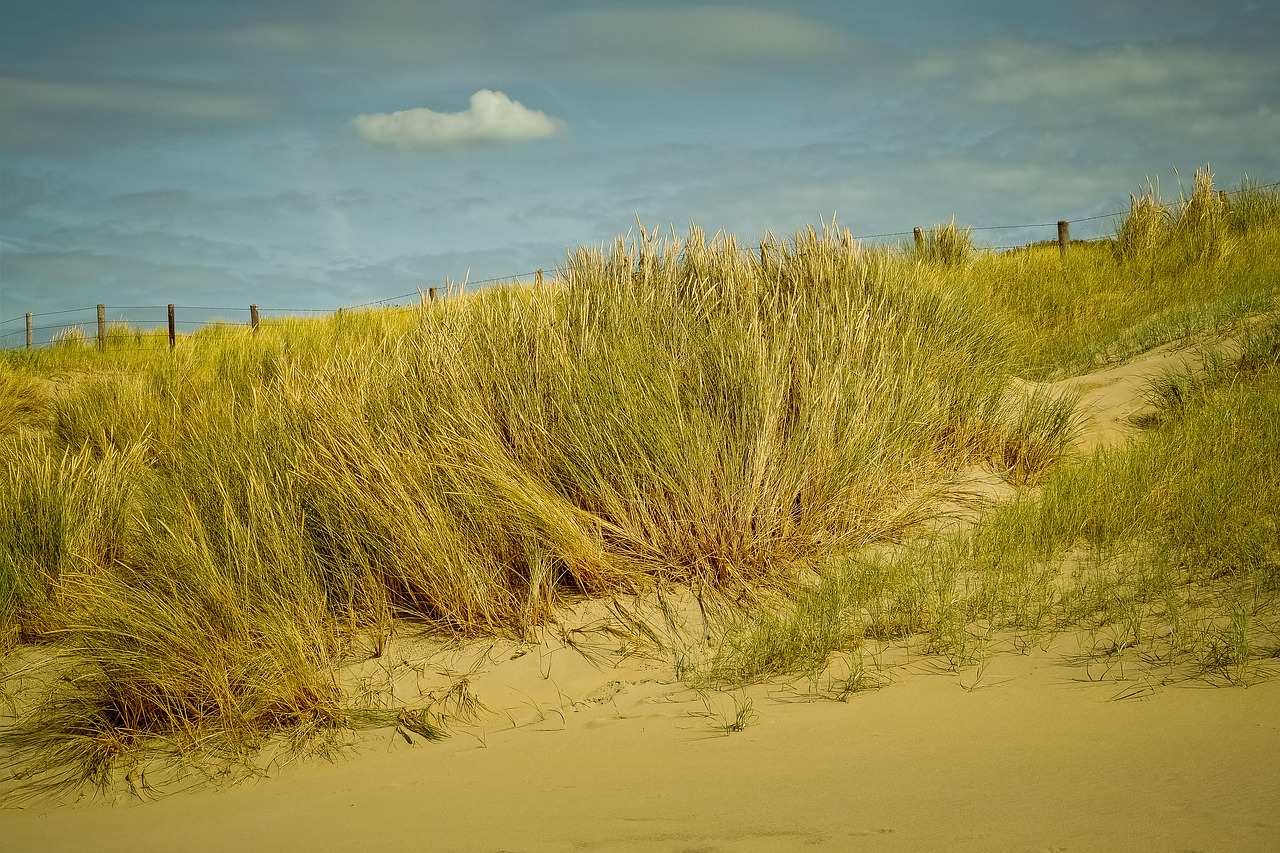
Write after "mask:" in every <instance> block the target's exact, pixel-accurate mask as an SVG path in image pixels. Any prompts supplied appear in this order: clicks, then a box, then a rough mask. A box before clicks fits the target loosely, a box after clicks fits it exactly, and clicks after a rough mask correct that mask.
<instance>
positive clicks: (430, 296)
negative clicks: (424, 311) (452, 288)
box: [427, 287, 437, 302]
mask: <svg viewBox="0 0 1280 853" xmlns="http://www.w3.org/2000/svg"><path fill="white" fill-rule="evenodd" d="M436 294H437V289H436V288H434V287H428V288H427V301H429V302H435V301H436Z"/></svg>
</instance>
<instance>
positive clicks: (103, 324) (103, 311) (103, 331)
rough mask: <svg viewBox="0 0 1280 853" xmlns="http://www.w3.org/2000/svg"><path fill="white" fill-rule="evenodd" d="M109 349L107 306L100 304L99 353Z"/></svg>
mask: <svg viewBox="0 0 1280 853" xmlns="http://www.w3.org/2000/svg"><path fill="white" fill-rule="evenodd" d="M106 348H107V306H105V305H103V304H102V303H101V302H99V303H98V352H102V351H103V350H105V349H106Z"/></svg>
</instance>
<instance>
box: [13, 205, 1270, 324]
mask: <svg viewBox="0 0 1280 853" xmlns="http://www.w3.org/2000/svg"><path fill="white" fill-rule="evenodd" d="M1276 187H1280V181H1277V182H1275V183H1270V184H1263V185H1260V186H1248V187H1245V188H1243V189H1239V190H1221V191H1220V193H1222V194H1223V195H1237V194H1239V193H1243V192H1253V191H1258V190H1267V189H1274V188H1276ZM1185 203H1186V200H1185V199H1182V200H1180V201H1179V202H1177V203H1168V204H1165V205H1164V207H1165V208H1166V209H1174V208H1175V207H1177V206H1178V205H1180V204H1185ZM1121 215H1122V214H1121V213H1120V212H1116V213H1101V214H1098V215H1096V216H1082V217H1078V218H1076V219H1061V220H1058V221H1056V222H1031V223H1018V224H1011V225H975V226H970V227H968V228H967V230H968V231H1012V230H1015V229H1028V230H1029V229H1036V228H1054V227H1056V228H1057V229H1058V239H1059V241H1060V242H1061V243H1062V246H1063V248H1064V250H1065V248H1066V245H1067V243H1068V242H1070V240H1069V236H1067V235H1069V228H1070V226H1071V225H1076V224H1079V223H1084V222H1094V221H1097V220H1102V219H1116V218H1118V217H1119V216H1121ZM923 233H924V232H923V229H921V228H913V229H911V230H909V231H886V232H882V233H879V234H859V235H853V239H854V240H859V241H866V240H886V239H890V238H903V237H911V238H913V239H914V240H915V241H916V243H917V245H919V244H920V243H921V240H922V235H923ZM1041 242H1047V243H1052V242H1053V241H1052V240H1047V241H1041ZM1028 245H1035V244H1034V243H1031V244H1019V245H1011V246H1004V245H1001V246H988V247H982V248H984V249H986V250H987V251H997V252H1005V251H1012V250H1017V249H1024V248H1026V247H1027V246H1028ZM542 273H543V271H542V270H541V269H538V270H531V271H529V272H522V273H515V274H513V275H503V276H495V277H492V278H485V279H479V280H468V281H467V282H466V284H468V285H481V284H492V283H495V282H502V281H519V280H521V279H526V278H530V277H536V278H537V279H538V280H541V278H542ZM437 291H438V288H436V287H429V288H417V289H414V290H411V291H408V292H406V293H399V294H396V295H395V296H387V297H384V298H382V299H375V300H372V301H369V302H361V303H358V304H354V305H345V306H341V307H339V308H336V309H331V308H286V307H279V306H270V307H266V308H259V307H258V306H256V305H251V306H248V307H247V308H245V307H239V308H236V307H228V306H219V307H213V306H204V305H176V304H175V305H105V304H104V305H95V306H89V307H83V308H65V309H61V310H57V311H40V312H34V313H28V314H24V315H22V316H18V317H10V318H9V319H6V320H0V349H14V348H18V347H24V346H25V347H26V348H28V349H33V348H37V347H47V346H52V345H55V344H57V343H59V342H60V341H63V340H72V339H76V338H77V337H79V338H80V339H82V340H85V341H86V342H87V340H88V335H87V333H86V332H85V327H93V326H95V325H96V331H95V336H94V338H93V340H94V341H96V342H97V343H98V344H99V346H102V345H104V344H107V343H109V344H110V345H112V346H128V345H130V344H131V343H132V344H137V345H142V346H150V345H152V344H151V343H150V339H151V338H153V337H154V338H163V337H164V336H166V335H167V336H168V337H169V338H170V342H171V344H172V341H173V333H174V332H175V331H176V329H177V328H178V327H184V328H196V329H199V328H204V327H207V326H212V325H221V326H229V327H241V326H243V327H248V328H253V329H256V328H257V325H258V317H259V315H260V314H263V315H277V316H279V315H284V316H298V315H308V314H312V315H314V314H333V313H340V312H342V311H354V310H359V309H362V308H374V307H379V306H393V305H396V304H398V303H401V302H403V301H405V300H410V301H412V300H421V299H425V298H427V296H428V294H429V295H430V297H431V298H435V295H436V293H437ZM137 311H143V312H153V311H154V312H163V313H162V314H161V315H160V316H159V317H158V318H157V319H154V320H153V319H151V318H150V317H137V316H134V317H128V318H126V317H125V316H124V312H137ZM179 311H181V312H184V313H186V312H210V313H215V314H217V315H219V316H216V317H211V318H207V319H204V320H189V319H185V318H184V319H177V317H176V312H179ZM105 312H113V313H114V315H115V318H114V319H112V320H111V321H110V323H107V322H106V319H105ZM169 312H173V314H174V316H172V317H170V316H168V314H169ZM73 314H91V315H92V316H90V317H88V318H86V319H84V320H73V321H70V322H59V323H48V322H42V323H41V324H39V325H36V324H35V323H34V320H35V318H48V317H61V318H66V317H67V316H68V315H73ZM152 323H154V324H155V326H156V327H157V328H146V326H148V325H149V324H152ZM126 324H127V326H128V328H124V325H126Z"/></svg>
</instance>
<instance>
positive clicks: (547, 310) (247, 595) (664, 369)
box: [0, 169, 1280, 785]
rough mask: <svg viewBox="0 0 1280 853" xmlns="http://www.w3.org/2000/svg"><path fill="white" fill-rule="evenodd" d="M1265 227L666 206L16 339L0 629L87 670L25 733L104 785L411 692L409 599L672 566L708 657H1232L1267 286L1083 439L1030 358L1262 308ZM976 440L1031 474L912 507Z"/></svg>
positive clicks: (615, 587) (530, 627)
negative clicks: (101, 330) (771, 214)
mask: <svg viewBox="0 0 1280 853" xmlns="http://www.w3.org/2000/svg"><path fill="white" fill-rule="evenodd" d="M1277 241H1280V203H1277V195H1276V193H1275V192H1274V191H1268V190H1263V189H1259V188H1257V187H1254V186H1250V185H1245V186H1243V187H1241V188H1240V189H1239V190H1238V191H1237V192H1236V193H1234V194H1232V195H1230V196H1228V197H1227V198H1226V199H1225V200H1224V199H1223V198H1222V196H1221V195H1219V193H1218V192H1217V191H1216V190H1214V188H1213V185H1212V181H1211V178H1210V177H1209V173H1208V171H1207V169H1206V170H1205V171H1204V173H1203V176H1200V175H1198V176H1197V179H1196V183H1195V187H1194V191H1193V193H1192V195H1191V196H1190V197H1189V198H1185V199H1179V200H1178V201H1177V202H1175V203H1173V204H1172V205H1167V204H1165V203H1164V202H1163V200H1161V199H1159V198H1158V197H1157V195H1156V190H1155V188H1154V187H1153V188H1150V190H1149V192H1148V193H1147V194H1145V195H1143V196H1141V197H1137V196H1135V197H1134V199H1133V202H1132V204H1131V209H1130V211H1129V212H1128V215H1127V216H1124V217H1120V222H1119V226H1118V229H1117V234H1116V237H1115V238H1114V239H1112V240H1108V241H1102V242H1100V243H1098V244H1097V245H1093V246H1088V247H1084V248H1079V249H1077V248H1076V247H1073V248H1072V249H1071V250H1070V251H1069V252H1068V253H1066V255H1060V254H1059V253H1058V251H1057V249H1056V247H1055V248H1053V250H1052V251H1042V250H1040V249H1037V248H1031V249H1028V250H1021V251H1017V252H1012V253H1005V254H996V253H991V252H984V251H981V250H978V249H975V248H974V247H973V244H972V242H971V240H970V239H969V232H968V231H967V230H966V229H963V228H958V227H957V226H955V224H954V223H950V224H947V225H943V226H939V227H938V228H935V229H932V230H931V231H930V232H929V238H928V240H927V241H926V244H925V247H924V250H923V251H916V250H910V251H904V250H901V249H897V248H892V247H867V246H863V245H862V244H860V243H858V242H857V241H855V240H853V239H852V238H851V236H850V235H849V233H848V232H847V231H843V230H840V229H837V228H835V227H834V226H824V227H823V228H821V229H805V230H802V231H800V232H798V233H797V234H795V235H794V236H793V237H792V238H791V239H787V240H782V239H778V238H776V237H774V236H772V235H766V237H765V238H764V239H763V240H761V241H760V243H759V244H758V245H755V246H751V247H750V248H747V247H744V246H741V245H739V243H738V242H737V239H736V238H735V237H734V236H732V235H727V234H716V235H714V236H711V237H708V236H707V235H706V234H704V233H703V232H702V231H701V230H699V229H697V228H696V227H695V228H691V230H690V232H689V234H688V235H687V237H685V238H677V237H675V236H674V235H669V236H665V237H664V236H661V235H657V234H653V233H647V232H645V231H643V230H641V231H640V233H639V234H638V235H637V236H635V237H634V238H632V239H630V240H626V239H619V240H618V241H616V242H615V243H614V244H612V245H610V246H605V247H601V248H597V249H591V248H587V249H579V250H576V251H574V252H573V253H571V254H570V255H569V256H568V257H567V259H566V261H565V264H564V267H563V268H562V269H561V270H559V271H558V274H557V276H556V277H555V278H554V280H548V281H547V282H546V283H545V284H543V285H541V286H539V287H534V286H518V287H507V288H499V289H493V290H488V291H481V292H479V293H473V294H462V293H454V294H451V295H450V297H449V298H445V299H442V300H439V301H435V302H428V301H425V300H424V301H423V303H422V304H421V305H418V306H413V307H407V308H404V307H401V308H385V309H376V310H360V311H346V312H342V313H341V314H336V315H331V316H325V317H317V318H311V319H296V318H275V319H271V318H268V319H266V320H264V321H263V323H262V324H261V327H260V330H259V332H258V333H257V334H254V333H252V332H250V331H249V330H248V329H246V328H241V327H233V326H212V327H209V328H207V329H205V330H202V331H200V332H197V333H195V334H192V335H188V336H183V337H182V338H181V339H180V340H179V342H178V346H177V348H176V349H175V350H174V351H173V352H170V351H169V349H168V342H167V339H162V338H161V337H159V336H155V335H144V334H142V333H134V332H131V331H130V330H128V329H126V328H115V329H113V332H112V334H113V335H114V336H115V337H114V338H113V339H112V341H114V343H116V344H118V345H117V346H112V345H110V343H111V341H109V345H108V346H107V347H106V348H105V349H104V350H103V351H99V350H98V349H97V348H96V347H92V346H87V345H86V344H85V342H84V340H83V336H80V338H76V336H74V335H69V336H66V339H65V340H61V341H59V342H57V343H56V344H55V345H53V346H50V347H47V348H41V349H38V350H32V351H6V352H4V353H3V354H0V447H2V448H3V459H4V463H3V466H2V467H0V653H2V652H4V651H6V650H11V649H23V648H31V647H33V646H34V647H41V648H44V649H46V650H48V652H49V654H50V657H51V659H52V660H54V661H56V664H55V665H56V666H57V667H58V671H59V672H61V673H64V674H65V676H66V677H65V678H63V679H53V680H51V684H52V686H51V688H50V689H49V691H48V692H47V694H46V695H45V696H44V697H43V698H42V699H40V700H39V701H38V702H36V704H35V705H34V707H32V708H30V709H29V710H28V711H27V712H26V713H25V714H24V715H23V716H22V717H21V719H20V720H19V721H18V722H17V723H15V724H14V725H11V726H8V727H7V728H6V730H5V731H4V732H3V733H2V735H0V740H2V741H3V746H2V747H0V748H3V749H5V750H8V754H9V755H11V756H14V758H13V759H12V761H13V763H14V766H18V765H20V766H21V767H23V768H25V769H24V770H23V771H22V772H26V773H30V774H33V778H34V777H41V778H47V779H52V780H54V781H55V782H58V783H74V782H77V781H90V782H94V783H97V784H100V785H107V784H109V783H110V781H111V780H112V779H113V778H116V776H118V774H119V772H120V771H121V768H122V767H127V766H128V765H129V763H130V762H131V761H136V760H138V759H139V756H141V755H144V754H146V753H147V751H148V750H152V749H156V748H163V749H169V750H173V751H176V752H177V753H179V754H182V755H187V754H206V753H217V754H224V755H230V756H243V755H246V754H248V753H249V752H251V751H252V750H253V749H255V748H256V747H257V746H259V745H260V744H262V743H263V742H264V739H266V738H268V737H270V736H272V735H274V734H278V733H281V732H295V733H297V732H315V733H323V732H331V731H340V730H345V729H347V728H350V727H351V726H353V725H358V724H360V721H361V720H364V721H368V720H374V719H377V720H384V721H385V718H386V714H385V713H381V712H379V713H372V712H371V711H370V709H369V708H361V707H357V706H356V705H353V703H352V700H351V697H350V696H348V695H346V694H345V693H344V691H343V689H342V688H341V687H340V685H339V684H338V682H337V680H336V678H335V674H334V673H335V670H336V669H337V667H339V666H340V665H341V663H342V662H343V661H345V660H348V659H349V658H350V657H351V656H352V655H354V654H357V653H359V652H360V651H361V650H365V653H367V650H370V649H372V650H373V653H374V654H377V653H379V651H380V650H381V649H382V648H383V646H384V644H385V641H386V639H387V637H388V635H389V633H390V632H391V631H392V630H393V627H394V626H395V625H398V624H399V625H404V624H416V625H418V626H421V627H423V628H424V629H430V630H433V631H437V632H442V633H445V634H448V635H450V636H458V637H476V636H495V635H496V636H508V637H512V638H516V639H521V638H526V637H529V636H531V635H532V634H533V633H534V632H535V631H536V630H537V629H538V628H539V627H540V626H542V625H544V624H545V623H546V622H547V620H548V619H550V618H552V617H553V616H554V614H555V613H556V612H557V610H558V608H560V607H561V606H562V605H564V604H566V603H569V602H573V601H576V600H580V599H582V598H584V597H607V596H614V595H625V594H640V595H643V594H646V593H648V592H651V591H653V590H658V589H661V588H663V587H664V586H671V585H677V586H683V587H687V588H689V589H691V590H693V591H694V592H695V593H696V594H697V595H698V596H699V600H700V601H701V600H702V596H703V595H704V594H706V595H707V596H712V597H719V598H721V599H723V600H739V601H745V602H750V603H751V604H750V606H749V607H748V609H747V610H746V611H741V610H740V611H738V615H728V616H725V617H724V618H723V619H722V620H721V621H719V622H718V623H717V628H718V631H719V637H718V639H717V642H718V643H719V646H718V649H719V651H718V652H717V653H716V654H714V655H712V656H711V657H709V658H708V659H707V661H706V662H705V663H704V664H703V665H700V666H699V667H697V668H695V669H693V670H689V671H688V672H687V674H688V676H689V677H690V679H691V680H694V681H699V682H700V683H706V684H721V685H723V684H734V685H741V684H746V683H750V682H752V681H757V680H761V679H767V678H771V677H774V676H778V675H785V674H788V673H791V674H794V673H801V674H808V675H812V676H816V674H818V673H821V672H822V671H823V670H824V668H825V667H827V665H828V664H829V662H830V661H831V660H832V658H833V656H838V655H844V656H845V657H846V659H847V660H848V661H849V672H848V677H847V678H846V679H845V681H844V683H845V685H846V688H848V689H849V690H852V689H856V688H859V687H860V686H865V685H867V684H871V683H874V682H875V681H876V679H875V677H874V675H873V674H868V672H867V671H866V670H865V668H864V666H863V661H864V652H865V650H866V647H867V643H868V642H877V643H878V642H887V641H897V640H902V639H904V638H906V639H908V640H910V641H912V642H917V643H918V644H922V646H921V647H922V648H924V649H926V650H927V651H929V652H930V653H933V654H939V655H943V656H944V657H946V658H948V659H950V660H953V661H955V662H957V663H964V662H968V661H972V660H975V659H977V658H978V657H980V656H981V653H982V649H981V645H982V644H981V637H982V636H983V631H986V630H988V629H990V630H994V629H997V628H1009V629H1013V630H1017V631H1022V632H1031V633H1034V632H1038V631H1051V630H1056V629H1060V628H1062V627H1064V626H1066V625H1085V626H1089V627H1091V628H1092V629H1094V630H1095V631H1096V632H1097V633H1098V636H1099V637H1104V636H1105V637H1108V638H1110V640H1108V641H1109V642H1112V643H1113V645H1115V646H1123V647H1125V648H1129V647H1133V648H1139V647H1140V648H1142V649H1144V650H1146V653H1149V654H1152V655H1156V656H1160V655H1165V656H1167V657H1168V658H1169V661H1170V665H1171V666H1173V667H1174V668H1175V669H1177V668H1178V667H1181V669H1177V671H1179V672H1182V671H1185V670H1186V667H1187V666H1188V665H1190V664H1188V662H1191V663H1192V664H1195V665H1196V666H1199V671H1201V672H1203V673H1210V674H1214V673H1216V674H1221V675H1222V676H1223V677H1224V678H1227V679H1228V680H1231V681H1246V680H1248V679H1249V678H1253V677H1256V676H1257V673H1258V672H1260V671H1261V670H1260V669H1259V663H1260V662H1262V661H1265V660H1267V659H1269V657H1268V656H1270V655H1272V654H1273V653H1274V646H1275V643H1274V638H1275V619H1274V615H1275V601H1276V594H1275V593H1276V548H1275V546H1276V540H1275V536H1276V534H1275V530H1276V528H1275V523H1276V519H1275V515H1274V510H1270V509H1268V507H1272V506H1274V505H1276V504H1277V503H1280V501H1276V500H1275V497H1276V495H1274V491H1275V487H1274V484H1275V483H1276V482H1280V476H1277V470H1276V458H1277V449H1278V448H1277V445H1276V443H1275V441H1274V439H1275V435H1274V425H1273V424H1274V413H1275V411H1276V403H1277V393H1278V392H1277V386H1276V385H1275V381H1276V380H1275V377H1276V371H1275V369H1274V368H1275V345H1274V340H1275V336H1276V332H1275V324H1274V322H1272V321H1266V322H1264V323H1262V324H1260V325H1257V326H1255V327H1253V328H1254V329H1255V331H1253V332H1251V333H1250V336H1249V337H1247V338H1246V339H1245V343H1244V348H1243V351H1242V354H1241V355H1239V356H1238V357H1234V356H1233V358H1232V359H1227V360H1223V361H1222V362H1221V363H1219V364H1217V365H1216V367H1214V368H1213V369H1209V370H1207V371H1204V372H1202V373H1196V374H1195V375H1190V374H1189V375H1186V376H1181V375H1179V376H1168V377H1164V378H1163V379H1161V380H1160V381H1158V382H1157V383H1155V384H1154V385H1153V387H1152V390H1151V394H1152V395H1153V396H1152V399H1154V400H1157V401H1158V402H1159V405H1158V417H1157V418H1155V420H1154V421H1153V422H1152V425H1151V427H1150V429H1149V430H1148V432H1147V433H1146V434H1145V435H1144V436H1143V437H1142V438H1141V439H1140V440H1138V441H1136V442H1135V443H1134V444H1133V445H1131V446H1127V447H1123V448H1119V449H1116V450H1111V451H1100V452H1099V453H1097V454H1095V455H1094V456H1092V457H1090V458H1088V459H1083V460H1080V459H1072V458H1070V452H1069V450H1070V447H1071V446H1072V442H1073V440H1074V438H1075V436H1076V434H1077V433H1078V431H1079V430H1080V428H1081V423H1082V422H1081V420H1080V417H1079V415H1080V413H1079V412H1078V411H1077V408H1076V405H1075V404H1076V398H1075V397H1074V396H1073V395H1072V394H1071V393H1066V392H1055V391H1052V390H1049V389H1047V388H1046V386H1040V385H1031V384H1029V381H1030V380H1044V379H1052V378H1060V377H1064V376H1068V375H1072V374H1073V373H1079V372H1083V371H1085V370H1088V369H1090V368H1092V367H1096V366H1098V365H1101V364H1108V363H1113V362H1115V361H1118V360H1122V359H1124V358H1128V357H1130V356H1132V355H1133V354H1136V353H1138V352H1141V351H1143V350H1145V349H1148V348H1150V347H1152V346H1156V345H1158V344H1162V343H1167V342H1170V341H1187V340H1191V339H1193V338H1196V336H1198V335H1203V334H1205V333H1214V332H1219V331H1223V330H1226V329H1228V328H1231V327H1232V324H1238V323H1239V322H1240V321H1241V320H1242V319H1243V318H1246V317H1253V316H1256V315H1259V314H1265V312H1267V311H1273V310H1274V309H1275V307H1276V304H1275V299H1276V287H1275V282H1276V281H1277V280H1278V278H1277V272H1280V270H1278V269H1277V268H1278V267H1280V251H1277V249H1278V248H1280V246H1277ZM126 343H127V344H129V345H128V346H125V345H124V344H126ZM1268 418H1270V419H1271V420H1270V421H1268ZM1269 423H1270V424H1272V425H1271V426H1268V424H1269ZM1239 424H1249V428H1248V429H1239V428H1237V425H1239ZM975 466H979V467H985V468H986V469H988V470H990V471H992V472H995V473H997V474H999V475H1000V476H1002V477H1003V478H1004V479H1005V480H1006V481H1007V482H1008V483H1009V484H1010V485H1011V486H1013V487H1016V488H1017V489H1018V490H1019V495H1020V497H1019V498H1018V499H1017V500H1016V501H1013V502H1011V503H1008V504H1006V505H1002V506H1000V507H999V508H997V510H996V511H994V512H993V513H992V514H990V516H989V517H987V518H984V519H983V520H982V521H981V522H980V523H978V524H977V525H976V526H974V527H973V528H972V530H970V531H968V532H965V533H964V534H962V535H948V536H941V535H938V536H922V534H921V532H920V531H921V530H922V529H923V528H922V525H924V524H925V523H927V522H930V521H931V520H932V519H934V518H935V517H936V516H937V514H938V512H939V506H940V505H941V504H942V503H943V502H944V501H945V500H946V499H947V497H948V496H949V495H950V494H951V492H952V490H953V489H954V487H955V485H956V483H957V482H958V481H959V480H961V479H962V478H963V476H964V472H966V471H968V470H970V469H972V468H974V467H975ZM1268 477H1270V480H1268V479H1267V478H1268ZM1268 501H1270V502H1268ZM1115 507H1122V508H1123V511H1120V512H1117V511H1114V508H1115ZM720 612H722V613H725V614H732V613H733V611H732V609H725V610H723V611H720ZM976 625H981V626H985V627H983V628H982V629H980V630H979V629H975V626H976ZM1170 637H1172V638H1173V639H1168V638H1170ZM912 638H914V639H912ZM975 638H977V639H975ZM1153 638H1154V639H1153ZM1156 640H1159V641H1160V642H1156ZM1099 642H1100V643H1103V640H1100V641H1099ZM1161 642H1163V643H1164V645H1161V644H1160V643H1161ZM1171 671H1172V670H1171ZM434 725H435V723H434V722H433V723H432V726H431V727H428V726H426V724H425V723H424V728H423V731H428V730H430V731H435V729H434V728H433V727H434Z"/></svg>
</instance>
